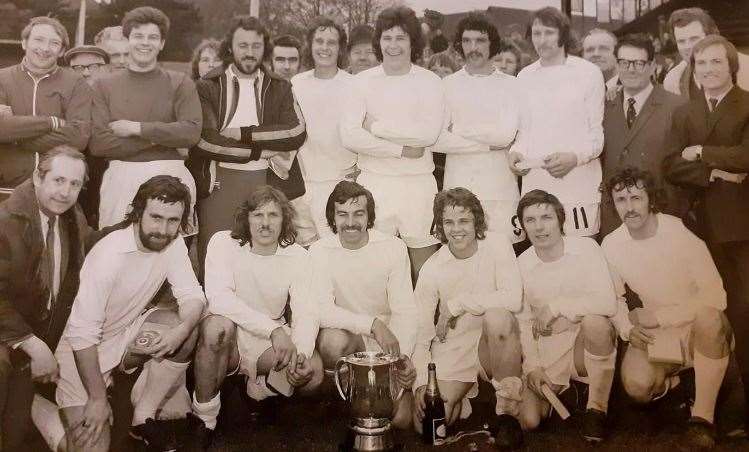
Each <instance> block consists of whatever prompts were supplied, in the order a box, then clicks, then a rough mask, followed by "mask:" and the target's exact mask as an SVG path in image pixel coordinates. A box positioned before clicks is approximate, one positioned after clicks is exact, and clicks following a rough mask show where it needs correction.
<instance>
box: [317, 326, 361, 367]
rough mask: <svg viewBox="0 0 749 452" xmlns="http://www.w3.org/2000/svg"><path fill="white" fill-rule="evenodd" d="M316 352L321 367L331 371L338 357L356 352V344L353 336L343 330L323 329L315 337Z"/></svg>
mask: <svg viewBox="0 0 749 452" xmlns="http://www.w3.org/2000/svg"><path fill="white" fill-rule="evenodd" d="M317 350H318V351H319V353H320V357H321V358H322V363H323V366H324V367H325V368H326V369H332V368H333V367H334V366H335V363H336V361H338V359H339V358H340V357H342V356H347V355H350V354H351V353H354V352H356V343H355V341H354V340H353V335H352V334H351V333H349V332H347V331H345V330H340V329H337V328H323V329H321V330H320V332H319V334H318V336H317Z"/></svg>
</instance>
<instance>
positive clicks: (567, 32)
mask: <svg viewBox="0 0 749 452" xmlns="http://www.w3.org/2000/svg"><path fill="white" fill-rule="evenodd" d="M536 20H538V21H539V22H541V24H543V25H544V26H545V27H552V28H556V29H557V30H559V41H557V45H558V46H560V47H564V52H565V53H570V49H571V48H572V45H573V43H574V39H573V38H572V32H571V28H572V26H571V24H570V18H569V17H567V16H566V15H565V14H564V13H562V12H561V11H559V10H558V9H556V8H554V7H553V6H547V7H546V8H541V9H539V10H538V11H535V12H533V14H531V17H530V19H529V20H528V30H527V31H526V38H528V39H529V40H530V39H531V38H532V35H533V23H534V22H535V21H536Z"/></svg>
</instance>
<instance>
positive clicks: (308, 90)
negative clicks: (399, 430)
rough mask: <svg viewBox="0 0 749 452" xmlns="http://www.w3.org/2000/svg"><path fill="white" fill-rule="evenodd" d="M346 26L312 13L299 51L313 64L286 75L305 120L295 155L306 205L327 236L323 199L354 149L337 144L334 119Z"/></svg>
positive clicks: (344, 79)
mask: <svg viewBox="0 0 749 452" xmlns="http://www.w3.org/2000/svg"><path fill="white" fill-rule="evenodd" d="M345 48H346V31H345V30H344V29H343V27H341V26H340V25H339V24H337V23H336V22H334V21H333V20H332V19H330V18H328V17H324V16H320V17H317V18H315V20H313V21H312V24H311V25H310V27H309V29H308V31H307V50H306V51H305V56H306V58H307V59H309V60H311V61H312V62H313V63H314V68H313V69H310V70H309V71H306V72H303V73H301V74H297V75H295V76H294V78H292V79H291V84H292V85H293V90H294V97H296V100H297V102H298V103H299V107H300V108H301V109H302V114H303V115H304V119H305V120H306V122H307V141H305V142H304V145H303V146H302V147H301V149H300V150H299V155H298V156H297V158H298V159H299V161H300V165H301V167H302V175H303V176H304V184H305V188H306V192H305V194H304V197H303V198H302V201H303V202H304V203H305V204H306V207H307V208H308V209H309V212H310V214H311V217H312V221H313V222H314V227H315V229H316V232H317V236H318V237H323V236H328V235H331V234H332V233H333V232H332V231H331V230H330V228H329V227H328V223H327V220H326V219H325V204H326V203H327V202H328V196H330V193H331V192H332V191H333V188H334V187H335V186H336V184H337V183H338V182H340V181H342V180H343V179H344V178H347V177H348V178H353V177H354V175H355V172H356V154H355V153H353V152H351V151H349V150H348V149H346V148H345V147H343V144H342V143H341V134H340V133H338V123H339V122H340V120H341V116H342V113H343V112H342V110H341V109H340V108H336V107H337V106H338V105H341V104H342V103H343V102H344V99H345V97H344V96H345V95H346V92H347V91H348V86H349V84H350V82H351V77H352V75H351V74H349V73H348V72H346V71H344V70H343V69H342V67H343V64H344V61H345V53H344V49H345Z"/></svg>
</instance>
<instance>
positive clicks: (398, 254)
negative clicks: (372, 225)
mask: <svg viewBox="0 0 749 452" xmlns="http://www.w3.org/2000/svg"><path fill="white" fill-rule="evenodd" d="M310 254H311V256H312V267H313V269H314V276H313V287H314V288H313V290H312V294H313V297H315V298H316V299H317V300H319V303H320V327H321V328H340V329H344V330H347V331H350V332H352V333H354V334H363V335H370V334H371V330H372V322H374V320H375V318H378V319H380V320H381V321H382V322H384V323H385V324H386V325H387V326H388V328H390V330H391V331H392V332H393V334H394V335H395V337H397V338H398V344H399V345H400V350H401V353H403V354H405V355H407V356H411V355H412V353H413V348H414V343H415V342H416V327H417V320H416V315H417V311H418V310H417V307H416V301H415V299H414V294H413V289H412V286H411V271H410V264H409V260H408V252H407V251H406V245H405V243H403V241H401V240H400V239H399V238H396V237H393V236H391V235H387V234H383V233H381V232H379V231H377V230H374V229H370V230H369V243H367V244H366V245H365V246H364V247H362V248H359V249H358V250H349V249H346V248H344V247H343V246H342V245H341V242H340V241H339V239H338V236H337V235H333V236H330V237H325V238H322V239H320V240H318V241H317V242H315V243H314V244H313V245H312V246H311V247H310Z"/></svg>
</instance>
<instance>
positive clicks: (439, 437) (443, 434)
mask: <svg viewBox="0 0 749 452" xmlns="http://www.w3.org/2000/svg"><path fill="white" fill-rule="evenodd" d="M445 438H447V425H446V424H445V418H444V417H441V418H437V419H432V443H433V444H434V445H435V446H438V445H440V444H442V443H443V442H444V441H445Z"/></svg>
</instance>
